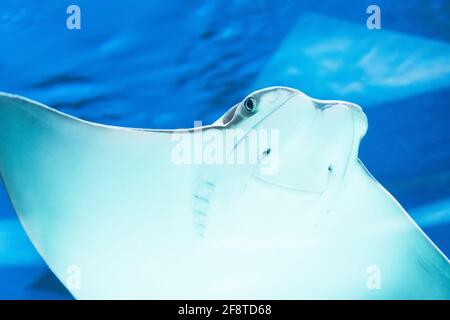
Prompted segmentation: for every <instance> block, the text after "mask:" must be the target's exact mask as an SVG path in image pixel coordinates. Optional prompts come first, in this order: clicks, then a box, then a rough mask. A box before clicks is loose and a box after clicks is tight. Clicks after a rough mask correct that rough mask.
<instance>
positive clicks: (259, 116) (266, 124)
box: [230, 87, 367, 192]
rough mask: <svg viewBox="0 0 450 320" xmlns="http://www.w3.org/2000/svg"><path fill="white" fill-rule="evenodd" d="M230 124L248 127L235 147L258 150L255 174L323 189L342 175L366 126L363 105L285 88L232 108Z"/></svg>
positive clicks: (278, 182)
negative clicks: (311, 95) (330, 99)
mask: <svg viewBox="0 0 450 320" xmlns="http://www.w3.org/2000/svg"><path fill="white" fill-rule="evenodd" d="M230 124H231V126H233V127H239V128H243V129H244V130H246V131H245V132H246V134H245V138H246V139H242V140H241V141H240V142H239V143H238V145H237V148H236V150H237V151H236V152H239V150H240V149H241V150H244V149H245V148H247V149H248V148H250V149H252V150H257V151H256V152H257V153H258V154H259V158H258V162H257V170H255V172H254V175H255V176H257V177H258V178H260V179H262V180H264V181H266V182H268V183H271V184H274V185H277V186H280V187H285V188H289V189H293V190H299V191H308V192H323V191H325V190H326V189H327V187H329V186H330V185H331V184H332V182H333V181H341V180H342V178H343V176H344V175H345V173H346V169H347V167H348V164H349V163H350V162H351V161H356V160H357V152H358V146H359V142H360V140H361V138H362V136H363V135H364V134H365V132H366V130H367V119H366V116H365V115H364V113H363V112H362V110H361V108H360V107H359V106H357V105H355V104H351V103H348V102H343V101H322V100H316V99H312V98H310V97H308V96H306V95H305V94H303V93H301V92H300V91H298V90H294V89H291V88H285V87H273V88H267V89H264V90H260V91H256V92H254V93H252V94H250V95H249V96H247V97H246V98H245V99H244V100H243V101H242V102H241V103H239V104H238V105H236V106H235V107H234V110H233V117H232V119H231V120H230ZM252 137H253V138H252ZM254 137H256V139H255V138H254ZM251 138H252V139H251ZM244 141H246V142H247V143H245V144H244ZM249 142H250V143H249Z"/></svg>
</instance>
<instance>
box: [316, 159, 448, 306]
mask: <svg viewBox="0 0 450 320" xmlns="http://www.w3.org/2000/svg"><path fill="white" fill-rule="evenodd" d="M346 179H347V181H346V184H345V186H343V190H342V192H341V193H340V197H339V199H338V200H337V201H336V205H335V209H334V212H331V213H330V214H329V215H328V216H327V217H326V223H327V224H328V225H329V226H330V228H331V226H336V225H342V226H345V228H343V229H342V230H338V229H335V227H333V228H332V229H330V234H332V235H333V238H334V237H336V238H335V239H336V243H337V244H338V245H337V246H342V247H345V250H347V251H348V252H351V255H347V254H344V256H343V257H344V259H343V260H344V261H343V262H342V263H343V264H342V265H343V266H346V267H347V268H343V270H351V268H352V265H353V266H357V265H358V264H362V265H361V269H366V268H369V267H370V266H376V268H379V270H380V272H381V273H382V281H383V282H382V283H383V287H382V290H379V291H378V292H376V290H375V291H370V290H369V291H368V292H367V294H368V297H384V298H394V299H410V298H413V299H424V298H430V299H442V298H445V299H448V298H450V264H449V261H448V259H447V258H446V257H445V256H444V254H443V253H442V252H441V251H440V250H439V249H438V248H437V247H436V246H435V245H434V244H433V242H432V241H431V240H430V239H429V238H428V237H427V236H426V235H425V233H424V232H423V231H422V230H421V229H420V227H419V226H418V225H417V224H416V223H415V222H414V220H413V219H412V218H411V217H410V216H409V215H408V213H407V212H406V211H405V210H404V209H403V208H402V207H401V205H400V204H399V203H398V202H397V201H396V200H395V199H394V197H392V196H391V195H390V194H389V192H388V191H386V190H385V189H384V188H383V187H382V186H381V184H380V183H378V182H377V181H376V180H375V179H374V178H373V177H372V176H371V174H370V173H369V172H368V171H367V169H366V168H365V167H364V165H363V164H362V163H361V162H360V161H359V160H357V161H355V162H354V163H352V164H351V165H350V168H349V170H348V176H347V177H346ZM322 223H325V220H323V221H322ZM333 229H334V230H333ZM343 257H340V259H342V258H343ZM345 257H346V258H345ZM345 260H348V261H345ZM347 276H349V277H350V275H347Z"/></svg>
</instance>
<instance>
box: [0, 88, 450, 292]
mask: <svg viewBox="0 0 450 320" xmlns="http://www.w3.org/2000/svg"><path fill="white" fill-rule="evenodd" d="M366 130H367V118H366V116H365V114H364V113H363V111H362V109H361V108H360V107H359V106H357V105H355V104H352V103H349V102H344V101H325V100H317V99H313V98H310V97H308V96H307V95H305V94H303V93H301V92H300V91H298V90H294V89H291V88H286V87H271V88H266V89H263V90H259V91H256V92H254V93H252V94H250V95H249V96H247V97H245V99H243V100H242V101H241V102H239V103H237V104H236V105H235V106H233V107H232V108H231V109H230V110H228V111H227V112H226V113H225V114H224V115H223V116H222V117H221V118H219V119H218V120H217V121H216V122H214V123H213V124H211V125H206V126H199V125H196V126H194V127H193V128H188V129H177V130H155V129H135V128H123V127H114V126H107V125H101V124H96V123H91V122H87V121H83V120H80V119H77V118H74V117H72V116H69V115H66V114H63V113H61V112H58V111H56V110H53V109H51V108H49V107H47V106H45V105H43V104H40V103H38V102H35V101H31V100H29V99H26V98H23V97H20V96H16V95H10V94H1V95H0V172H1V177H2V180H3V183H4V185H5V187H6V190H7V192H8V194H9V197H10V199H11V202H12V204H13V206H14V208H15V211H16V212H17V215H18V217H19V219H20V221H21V223H22V225H23V227H24V228H25V230H26V232H27V234H28V236H29V238H30V239H31V241H32V243H33V245H34V246H35V248H36V249H37V251H38V252H39V253H40V255H41V256H42V257H43V259H44V260H45V261H46V263H47V264H48V266H49V268H50V269H51V270H52V272H53V273H54V274H55V275H56V276H57V277H58V278H59V279H60V280H61V282H62V283H64V284H65V285H66V287H67V288H68V289H69V291H70V292H71V293H72V294H73V296H74V297H76V298H79V299H107V298H113V299H118V298H125V299H130V298H137V299H141V298H148V299H229V298H232V299H304V298H306V299H319V298H324V299H343V298H350V299H409V298H420V299H429V298H433V299H434V298H447V299H448V298H450V265H449V261H448V259H447V258H446V257H445V256H444V255H443V254H442V252H440V251H439V249H438V248H437V247H436V246H435V245H434V244H433V243H432V242H431V240H430V239H429V238H428V237H427V236H426V235H425V234H424V233H423V232H422V230H421V229H420V228H419V227H418V226H417V224H416V223H415V222H414V221H413V220H412V219H411V218H410V216H409V215H408V214H407V213H406V212H405V210H404V209H403V208H402V207H401V205H400V204H399V203H398V202H397V201H396V200H395V199H394V198H393V197H392V196H391V195H390V194H389V193H388V191H386V190H385V189H384V188H383V187H382V186H381V185H380V183H378V182H377V181H376V180H375V178H374V177H372V175H371V174H370V173H369V172H368V170H367V169H366V168H365V167H364V165H363V164H362V163H361V161H360V160H359V159H358V148H359V144H360V141H361V139H362V137H363V136H364V134H365V133H366ZM254 137H257V139H254ZM219 142H220V143H219ZM405 165H406V164H405ZM74 278H75V280H76V281H75V282H74V281H73V280H74Z"/></svg>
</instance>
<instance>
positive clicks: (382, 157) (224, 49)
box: [0, 0, 450, 299]
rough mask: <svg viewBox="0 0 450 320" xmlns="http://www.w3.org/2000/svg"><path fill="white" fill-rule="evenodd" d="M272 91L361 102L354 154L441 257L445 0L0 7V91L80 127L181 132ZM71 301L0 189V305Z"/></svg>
mask: <svg viewBox="0 0 450 320" xmlns="http://www.w3.org/2000/svg"><path fill="white" fill-rule="evenodd" d="M72 4H75V5H78V6H79V7H80V10H81V29H79V30H77V29H75V30H69V29H68V28H67V26H66V19H67V18H68V17H69V14H67V13H66V9H67V7H68V6H69V5H72ZM371 4H376V5H378V6H379V7H380V9H381V29H379V30H378V29H369V28H368V27H367V26H366V20H367V18H368V17H369V16H370V14H368V13H366V9H367V7H368V6H369V5H371ZM274 85H282V86H291V87H294V88H297V89H299V90H301V91H303V92H305V93H306V94H308V95H310V96H312V97H314V98H318V99H340V100H347V101H351V102H355V103H357V104H359V105H361V106H362V107H363V109H364V111H365V113H366V114H367V116H368V119H369V130H368V133H367V135H366V137H365V138H364V139H363V141H362V144H361V148H360V155H359V156H360V158H361V159H362V161H363V163H364V164H365V165H366V167H367V168H368V169H369V170H370V171H371V173H372V174H373V175H374V176H375V177H376V178H377V179H378V180H379V181H380V182H381V183H382V184H383V185H384V186H385V187H386V189H388V190H389V192H391V193H392V194H393V195H394V197H395V198H396V199H397V200H398V201H399V202H400V203H401V204H402V205H403V206H404V208H405V209H406V210H407V211H408V212H409V214H410V215H411V216H412V217H413V219H414V220H415V221H416V222H417V223H418V224H419V225H420V226H421V227H422V229H423V230H424V231H425V232H426V233H427V235H428V236H429V237H430V238H431V239H432V240H433V241H434V243H435V244H436V245H437V246H438V247H439V248H440V249H441V250H442V251H443V252H444V253H445V254H446V255H447V256H449V255H450V102H449V99H450V1H444V0H433V1H430V0H427V1H426V0H417V1H407V2H406V1H402V2H400V1H380V0H376V1H375V2H374V1H364V0H360V1H299V0H297V1H288V0H283V1H281V0H272V1H262V0H260V1H254V0H253V1H247V0H229V1H218V0H208V1H198V0H190V1H168V0H165V1H159V0H156V1H153V0H152V1H137V0H135V1H133V0H128V1H122V0H120V1H104V0H97V1H88V0H72V1H31V0H29V1H26V0H15V1H13V0H1V2H0V91H5V92H10V93H16V94H20V95H23V96H26V97H28V98H31V99H34V100H37V101H39V102H42V103H44V104H47V105H49V106H51V107H54V108H56V109H58V110H61V111H63V112H66V113H69V114H71V115H73V116H76V117H80V118H82V119H86V120H89V121H94V122H100V123H103V124H112V125H120V126H132V127H145V128H180V127H192V126H193V122H194V120H202V121H203V123H204V124H207V123H212V122H214V121H215V120H216V119H217V118H218V117H220V116H221V115H222V114H223V113H224V112H225V111H226V110H227V109H228V108H230V107H231V106H232V105H234V104H235V103H236V102H238V101H240V100H241V99H242V98H243V97H245V96H246V95H248V94H249V93H250V92H251V91H253V90H255V89H259V88H263V87H267V86H274ZM68 183H70V182H68ZM355 241H357V239H355ZM71 298H72V297H71V295H70V294H69V293H68V292H67V291H66V290H65V289H64V287H63V286H62V285H61V283H59V281H58V280H57V279H56V278H55V277H54V276H53V275H52V273H51V272H50V270H49V269H48V267H47V266H46V265H45V263H44V262H43V261H42V259H41V258H40V257H39V255H38V254H37V253H36V251H35V250H34V248H33V246H32V245H31V243H30V241H29V240H28V238H27V237H26V235H25V233H24V231H23V229H22V227H21V225H20V223H19V222H18V219H17V217H16V215H15V213H14V211H13V209H12V207H11V204H10V202H9V199H8V196H7V194H6V192H5V190H4V188H3V186H1V185H0V299H71Z"/></svg>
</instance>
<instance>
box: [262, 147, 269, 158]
mask: <svg viewBox="0 0 450 320" xmlns="http://www.w3.org/2000/svg"><path fill="white" fill-rule="evenodd" d="M270 151H271V149H270V148H267V149H266V150H265V151H264V152H263V153H262V154H263V156H268V155H269V154H270Z"/></svg>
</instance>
